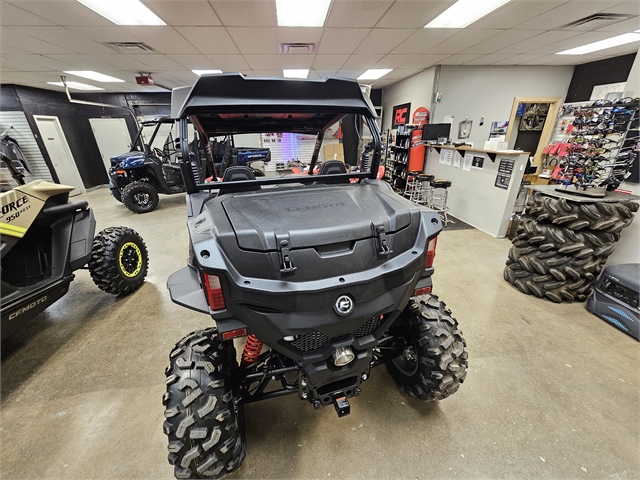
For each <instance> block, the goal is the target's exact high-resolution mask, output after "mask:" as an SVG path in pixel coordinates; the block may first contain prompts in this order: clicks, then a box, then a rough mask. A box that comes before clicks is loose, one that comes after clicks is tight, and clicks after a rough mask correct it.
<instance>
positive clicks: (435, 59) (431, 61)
mask: <svg viewBox="0 0 640 480" xmlns="http://www.w3.org/2000/svg"><path fill="white" fill-rule="evenodd" d="M450 56H451V55H418V56H416V57H413V58H412V59H411V60H409V61H408V62H407V63H405V64H404V65H402V67H403V68H428V67H431V66H432V65H438V64H439V63H440V62H442V61H443V60H444V59H445V58H449V57H450Z"/></svg>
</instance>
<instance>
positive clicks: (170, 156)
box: [109, 117, 211, 213]
mask: <svg viewBox="0 0 640 480" xmlns="http://www.w3.org/2000/svg"><path fill="white" fill-rule="evenodd" d="M175 125H176V120H174V119H173V118H170V117H163V118H158V119H156V120H150V121H146V122H142V124H141V125H140V128H139V130H138V133H137V135H136V137H135V139H134V140H133V143H132V147H131V151H129V152H127V153H123V154H122V155H117V156H115V157H112V158H111V168H110V169H109V177H110V178H109V187H110V189H111V194H112V195H113V196H114V198H115V199H116V200H118V201H119V202H122V203H123V204H124V205H125V207H127V208H128V209H129V210H131V211H132V212H134V213H147V212H151V211H153V210H155V209H156V208H157V207H158V203H159V202H160V198H159V196H158V193H163V194H165V195H171V194H174V193H184V192H185V186H184V181H183V179H182V173H181V172H180V166H179V163H178V162H179V159H178V153H177V151H176V142H179V141H180V140H179V138H176V137H175V135H174V132H175ZM190 130H192V129H191V128H190ZM147 132H150V136H149V137H148V140H147V138H145V136H146V134H147ZM191 138H192V139H191V141H190V142H189V154H188V155H187V158H188V159H189V164H190V165H191V168H192V169H193V175H194V178H196V179H198V180H199V181H200V180H204V178H206V175H207V172H210V170H208V165H211V162H208V161H207V154H208V151H207V150H205V149H204V148H202V145H204V146H205V147H206V145H207V143H206V142H201V141H200V140H199V137H198V136H197V134H193V133H192V136H191Z"/></svg>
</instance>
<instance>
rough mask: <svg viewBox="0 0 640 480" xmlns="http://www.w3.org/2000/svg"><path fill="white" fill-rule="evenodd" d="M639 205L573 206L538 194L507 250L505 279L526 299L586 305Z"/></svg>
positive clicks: (626, 203)
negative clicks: (544, 299) (604, 266)
mask: <svg viewBox="0 0 640 480" xmlns="http://www.w3.org/2000/svg"><path fill="white" fill-rule="evenodd" d="M636 211H638V204H637V203H635V202H631V201H619V202H611V203H605V202H602V201H594V202H588V203H582V202H572V201H570V200H567V199H564V198H558V197H555V196H550V195H545V194H543V193H541V192H535V193H534V194H533V195H530V196H529V198H528V200H527V209H526V213H527V214H526V215H523V216H522V217H521V219H520V225H519V226H518V230H517V236H516V237H515V238H514V240H513V245H512V247H511V249H510V250H509V259H508V260H507V265H506V267H505V269H504V279H505V280H506V281H507V282H509V283H511V284H512V285H514V286H515V287H516V288H517V289H518V290H520V291H521V292H522V293H525V294H527V295H535V296H536V297H540V298H547V299H549V300H551V301H553V302H557V303H560V302H563V301H568V302H583V301H585V300H586V299H587V297H588V296H589V295H591V293H592V288H593V285H594V283H595V280H596V279H597V277H598V275H599V273H600V272H601V271H602V268H603V265H604V264H605V263H606V261H607V258H608V257H609V255H611V252H613V250H614V248H615V243H616V242H617V241H618V240H619V239H620V232H621V231H622V229H623V228H625V227H626V226H628V225H629V224H630V223H631V222H632V221H633V216H634V213H635V212H636Z"/></svg>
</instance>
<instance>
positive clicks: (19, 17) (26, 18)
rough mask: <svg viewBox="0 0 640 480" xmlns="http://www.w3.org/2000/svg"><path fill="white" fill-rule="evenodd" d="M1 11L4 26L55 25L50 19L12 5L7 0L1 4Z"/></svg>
mask: <svg viewBox="0 0 640 480" xmlns="http://www.w3.org/2000/svg"><path fill="white" fill-rule="evenodd" d="M0 11H2V16H1V17H0V21H1V23H2V25H3V26H5V25H7V26H10V25H53V24H52V23H51V22H50V21H49V20H46V19H44V18H42V17H40V16H38V15H34V14H33V13H31V12H28V11H26V10H23V9H21V8H18V7H17V6H15V5H11V4H10V3H7V2H2V4H1V5H0Z"/></svg>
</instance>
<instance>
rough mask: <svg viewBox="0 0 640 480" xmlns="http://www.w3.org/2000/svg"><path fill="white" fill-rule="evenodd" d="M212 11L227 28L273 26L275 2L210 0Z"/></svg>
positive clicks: (261, 0) (262, 0)
mask: <svg viewBox="0 0 640 480" xmlns="http://www.w3.org/2000/svg"><path fill="white" fill-rule="evenodd" d="M210 3H211V5H213V9H214V10H215V11H216V13H217V14H218V17H220V20H222V23H223V24H224V25H225V26H227V27H272V26H275V24H276V22H275V15H276V13H275V10H276V6H275V2H273V1H264V0H211V1H210Z"/></svg>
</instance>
